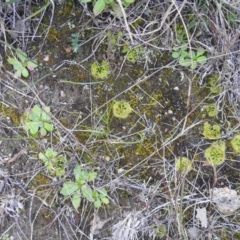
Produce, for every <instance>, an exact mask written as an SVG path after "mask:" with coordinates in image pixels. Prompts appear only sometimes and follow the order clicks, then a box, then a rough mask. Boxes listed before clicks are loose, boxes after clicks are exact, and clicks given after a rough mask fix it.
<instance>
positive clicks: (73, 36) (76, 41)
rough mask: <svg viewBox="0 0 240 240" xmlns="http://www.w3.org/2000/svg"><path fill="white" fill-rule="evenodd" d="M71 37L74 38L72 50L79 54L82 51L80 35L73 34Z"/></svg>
mask: <svg viewBox="0 0 240 240" xmlns="http://www.w3.org/2000/svg"><path fill="white" fill-rule="evenodd" d="M71 37H72V41H71V46H72V50H73V52H74V53H77V52H78V51H79V50H80V44H79V43H78V41H79V39H78V38H79V33H73V34H71Z"/></svg>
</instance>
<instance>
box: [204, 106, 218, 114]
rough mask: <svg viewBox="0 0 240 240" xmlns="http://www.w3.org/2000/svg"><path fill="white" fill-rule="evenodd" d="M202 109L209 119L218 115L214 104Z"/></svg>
mask: <svg viewBox="0 0 240 240" xmlns="http://www.w3.org/2000/svg"><path fill="white" fill-rule="evenodd" d="M204 109H205V110H206V112H207V114H208V116H209V117H215V116H217V114H218V109H217V106H216V104H215V103H212V104H208V105H206V106H204Z"/></svg>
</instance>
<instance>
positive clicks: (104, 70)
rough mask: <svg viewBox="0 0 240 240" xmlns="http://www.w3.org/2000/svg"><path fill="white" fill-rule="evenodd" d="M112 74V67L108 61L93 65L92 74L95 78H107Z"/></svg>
mask: <svg viewBox="0 0 240 240" xmlns="http://www.w3.org/2000/svg"><path fill="white" fill-rule="evenodd" d="M109 73H110V65H109V63H108V62H107V61H102V63H101V64H100V63H98V62H94V63H93V64H92V65H91V74H92V76H93V77H94V78H98V79H99V78H100V79H103V78H106V77H107V76H108V75H109Z"/></svg>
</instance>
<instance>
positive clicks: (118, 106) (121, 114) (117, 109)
mask: <svg viewBox="0 0 240 240" xmlns="http://www.w3.org/2000/svg"><path fill="white" fill-rule="evenodd" d="M112 109H113V115H114V116H115V117H117V118H127V117H128V116H129V114H130V113H131V112H132V111H133V109H132V108H131V106H130V104H129V103H128V102H126V101H124V100H121V101H116V102H114V103H113V106H112Z"/></svg>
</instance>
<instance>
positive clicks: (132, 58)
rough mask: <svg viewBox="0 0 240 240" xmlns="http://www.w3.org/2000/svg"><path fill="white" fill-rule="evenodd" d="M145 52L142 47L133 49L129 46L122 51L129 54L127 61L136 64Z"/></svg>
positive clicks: (125, 46)
mask: <svg viewBox="0 0 240 240" xmlns="http://www.w3.org/2000/svg"><path fill="white" fill-rule="evenodd" d="M143 52H144V51H143V47H142V46H138V47H135V48H132V49H131V48H129V46H128V45H124V46H123V50H122V53H127V60H128V61H129V62H132V63H135V62H136V61H137V60H139V59H141V58H142V56H143Z"/></svg>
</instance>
